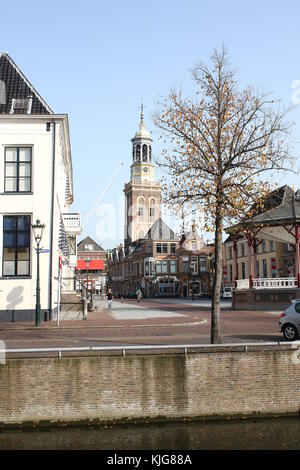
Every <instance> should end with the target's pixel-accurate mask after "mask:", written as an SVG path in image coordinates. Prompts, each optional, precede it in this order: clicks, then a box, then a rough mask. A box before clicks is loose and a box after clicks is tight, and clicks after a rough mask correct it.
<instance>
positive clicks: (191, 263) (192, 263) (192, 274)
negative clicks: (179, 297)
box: [190, 261, 195, 302]
mask: <svg viewBox="0 0 300 470" xmlns="http://www.w3.org/2000/svg"><path fill="white" fill-rule="evenodd" d="M190 269H191V279H192V301H193V302H194V300H195V293H194V262H193V261H191V262H190Z"/></svg>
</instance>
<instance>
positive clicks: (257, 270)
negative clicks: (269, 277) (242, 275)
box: [256, 259, 259, 277]
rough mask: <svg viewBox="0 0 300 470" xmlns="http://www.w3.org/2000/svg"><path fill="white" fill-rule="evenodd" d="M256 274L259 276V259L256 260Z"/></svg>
mask: <svg viewBox="0 0 300 470" xmlns="http://www.w3.org/2000/svg"><path fill="white" fill-rule="evenodd" d="M256 276H257V277H259V260H258V259H257V260H256Z"/></svg>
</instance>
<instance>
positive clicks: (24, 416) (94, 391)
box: [0, 350, 300, 424]
mask: <svg viewBox="0 0 300 470" xmlns="http://www.w3.org/2000/svg"><path fill="white" fill-rule="evenodd" d="M292 353H293V351H291V350H275V351H251V352H236V351H229V352H214V353H210V352H205V353H200V354H199V353H196V354H188V355H186V356H185V355H181V354H176V355H169V354H162V355H144V356H143V355H131V356H127V357H121V356H109V357H108V356H94V357H69V358H62V359H58V358H57V359H54V358H38V359H11V360H8V361H7V363H6V364H5V365H0V393H1V400H0V422H1V423H2V424H3V423H21V422H32V421H34V422H37V421H44V420H46V421H69V420H72V421H80V420H86V419H93V420H94V419H97V420H103V421H106V420H109V419H114V420H117V419H121V420H122V419H127V418H135V419H138V418H158V417H160V418H183V417H200V416H207V415H224V414H225V415H245V414H253V413H262V414H264V413H265V414H271V413H275V414H277V413H294V414H298V413H299V404H300V365H294V364H293V363H292V360H291V355H292Z"/></svg>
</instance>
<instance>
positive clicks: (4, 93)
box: [0, 80, 6, 104]
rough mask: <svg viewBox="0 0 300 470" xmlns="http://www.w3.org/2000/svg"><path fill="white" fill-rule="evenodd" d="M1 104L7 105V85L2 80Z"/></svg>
mask: <svg viewBox="0 0 300 470" xmlns="http://www.w3.org/2000/svg"><path fill="white" fill-rule="evenodd" d="M0 104H6V90H5V83H4V82H3V81H2V80H0Z"/></svg>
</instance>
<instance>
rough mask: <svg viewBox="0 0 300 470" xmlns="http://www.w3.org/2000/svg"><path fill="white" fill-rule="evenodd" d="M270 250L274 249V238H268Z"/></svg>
mask: <svg viewBox="0 0 300 470" xmlns="http://www.w3.org/2000/svg"><path fill="white" fill-rule="evenodd" d="M270 251H275V242H274V240H270Z"/></svg>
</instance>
